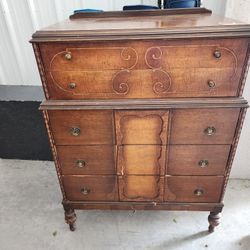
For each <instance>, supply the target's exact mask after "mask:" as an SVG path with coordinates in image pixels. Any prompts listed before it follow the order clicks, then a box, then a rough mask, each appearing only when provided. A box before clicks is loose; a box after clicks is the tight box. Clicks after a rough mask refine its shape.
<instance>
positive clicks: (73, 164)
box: [31, 8, 250, 232]
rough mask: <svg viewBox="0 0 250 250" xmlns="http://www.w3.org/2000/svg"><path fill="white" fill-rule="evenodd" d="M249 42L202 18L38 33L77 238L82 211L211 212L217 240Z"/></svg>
mask: <svg viewBox="0 0 250 250" xmlns="http://www.w3.org/2000/svg"><path fill="white" fill-rule="evenodd" d="M187 20H188V21H187ZM249 38H250V26H249V25H247V24H244V23H240V22H237V21H235V20H231V19H227V18H224V17H219V16H216V15H214V14H212V13H211V11H208V10H206V9H203V8H197V9H186V10H184V9H183V10H164V11H162V10H158V11H136V12H134V11H128V12H104V13H84V14H76V15H73V16H71V20H67V21H65V22H61V23H59V24H56V25H52V26H50V27H48V28H45V29H43V30H41V31H38V32H36V33H35V34H34V35H33V38H32V40H31V42H32V43H33V48H34V53H35V56H36V60H37V64H38V68H39V71H40V75H41V81H42V84H43V88H44V93H45V97H46V99H47V100H46V101H44V102H43V103H42V104H41V107H40V109H41V110H43V114H44V119H45V123H46V127H47V130H48V135H49V140H50V145H51V149H52V153H53V157H54V161H55V164H56V171H57V175H58V179H59V184H60V187H61V190H62V194H63V206H64V210H65V221H66V223H67V224H69V227H70V229H71V230H72V231H73V230H75V221H76V214H75V211H74V209H132V210H137V209H138V210H189V211H210V215H209V217H208V221H209V232H213V231H214V228H215V227H216V226H218V225H219V219H220V213H221V211H222V208H223V196H224V193H225V189H226V185H227V182H228V178H229V174H230V171H231V167H232V162H233V158H234V155H235V152H236V147H237V143H238V140H239V135H240V131H241V128H242V124H243V120H244V116H245V113H246V109H247V108H248V103H247V101H246V100H244V98H242V97H241V95H242V92H243V89H244V84H245V81H246V76H247V71H248V66H249V53H250V50H249V44H250V40H249Z"/></svg>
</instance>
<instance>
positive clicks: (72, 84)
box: [68, 82, 76, 89]
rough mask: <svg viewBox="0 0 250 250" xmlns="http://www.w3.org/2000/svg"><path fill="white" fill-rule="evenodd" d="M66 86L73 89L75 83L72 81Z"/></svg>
mask: <svg viewBox="0 0 250 250" xmlns="http://www.w3.org/2000/svg"><path fill="white" fill-rule="evenodd" d="M68 86H69V88H70V89H75V88H76V84H75V83H74V82H71V83H69V85H68Z"/></svg>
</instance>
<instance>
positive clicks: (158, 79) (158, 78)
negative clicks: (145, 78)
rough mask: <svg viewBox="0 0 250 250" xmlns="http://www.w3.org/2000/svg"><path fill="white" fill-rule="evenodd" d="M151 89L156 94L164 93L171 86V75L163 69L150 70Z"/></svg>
mask: <svg viewBox="0 0 250 250" xmlns="http://www.w3.org/2000/svg"><path fill="white" fill-rule="evenodd" d="M152 82H153V91H154V92H155V93H156V94H157V95H161V94H165V93H167V92H168V91H169V89H170V87H171V77H170V75H169V74H168V73H167V72H166V71H164V70H153V71H152Z"/></svg>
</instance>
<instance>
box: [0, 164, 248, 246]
mask: <svg viewBox="0 0 250 250" xmlns="http://www.w3.org/2000/svg"><path fill="white" fill-rule="evenodd" d="M0 202H1V206H0V249H1V250H7V249H11V250H16V249H18V250H22V249H25V250H34V249H36V250H40V249H46V250H49V249H51V250H52V249H53V250H56V249H60V250H66V249H70V250H71V249H72V250H78V249H81V250H82V249H84V250H85V249H87V250H92V249H101V250H104V249H109V250H111V249H119V250H120V249H122V250H123V249H185V250H189V249H215V250H220V249H223V250H224V249H225V250H231V249H232V250H237V249H241V250H243V249H244V250H249V249H250V180H231V181H230V183H229V187H228V189H227V192H226V197H225V208H224V211H223V217H222V224H221V225H220V227H218V229H217V230H216V231H215V233H213V234H210V235H209V234H208V233H207V231H206V230H207V216H208V212H169V211H137V212H136V213H133V212H132V211H77V230H76V231H75V232H71V231H69V229H68V226H67V225H66V224H65V223H64V215H63V209H62V206H61V204H60V203H61V194H60V190H59V185H58V182H57V177H56V174H55V169H54V165H53V163H51V162H39V161H20V160H1V159H0Z"/></svg>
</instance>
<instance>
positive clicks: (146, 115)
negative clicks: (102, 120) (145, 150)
mask: <svg viewBox="0 0 250 250" xmlns="http://www.w3.org/2000/svg"><path fill="white" fill-rule="evenodd" d="M168 114H169V112H168V111H158V110H144V111H141V110H138V111H117V112H115V124H116V136H117V144H118V145H131V144H137V145H146V144H153V145H166V142H167V129H168Z"/></svg>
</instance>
